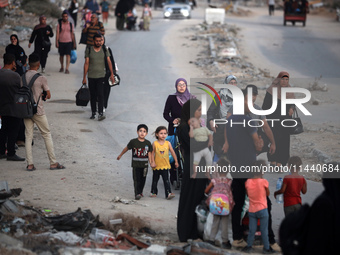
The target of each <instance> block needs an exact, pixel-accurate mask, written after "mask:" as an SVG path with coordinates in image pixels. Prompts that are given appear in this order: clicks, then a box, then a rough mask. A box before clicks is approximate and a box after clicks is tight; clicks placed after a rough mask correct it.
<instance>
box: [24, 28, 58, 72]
mask: <svg viewBox="0 0 340 255" xmlns="http://www.w3.org/2000/svg"><path fill="white" fill-rule="evenodd" d="M47 31H49V32H50V33H49V34H48V35H47ZM50 37H53V30H52V28H51V27H50V26H49V25H47V26H46V27H42V28H38V29H34V30H33V32H32V35H31V38H30V40H29V42H30V43H33V41H34V53H35V54H37V55H38V56H39V58H40V64H41V68H45V66H46V61H47V55H48V52H49V51H50V50H51V46H48V47H43V40H45V41H48V42H50Z"/></svg>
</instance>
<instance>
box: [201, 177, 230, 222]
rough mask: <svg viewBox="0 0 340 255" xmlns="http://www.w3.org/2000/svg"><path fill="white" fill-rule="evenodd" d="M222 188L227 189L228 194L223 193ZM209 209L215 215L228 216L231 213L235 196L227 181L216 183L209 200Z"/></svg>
mask: <svg viewBox="0 0 340 255" xmlns="http://www.w3.org/2000/svg"><path fill="white" fill-rule="evenodd" d="M222 190H227V194H224V193H221V191H222ZM207 205H208V207H209V211H210V212H211V213H212V214H214V215H220V216H226V215H229V214H230V213H231V211H232V207H233V198H232V193H231V189H230V186H229V185H228V184H227V183H216V184H215V185H214V188H213V190H212V192H211V195H210V197H209V199H208V200H207Z"/></svg>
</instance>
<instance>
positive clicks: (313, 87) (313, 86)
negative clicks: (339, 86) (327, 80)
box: [309, 75, 328, 92]
mask: <svg viewBox="0 0 340 255" xmlns="http://www.w3.org/2000/svg"><path fill="white" fill-rule="evenodd" d="M321 78H322V75H320V77H318V78H315V80H314V82H311V83H310V84H309V90H310V91H323V92H326V91H328V86H327V84H320V80H321Z"/></svg>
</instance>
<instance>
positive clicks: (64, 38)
mask: <svg viewBox="0 0 340 255" xmlns="http://www.w3.org/2000/svg"><path fill="white" fill-rule="evenodd" d="M73 31H74V27H73V24H72V23H71V22H69V20H68V13H67V11H66V10H65V11H63V14H62V19H61V20H59V22H58V25H57V31H56V32H57V33H56V34H57V36H56V42H55V45H56V47H57V48H58V51H59V61H60V65H61V67H60V70H59V72H61V73H62V72H64V56H66V69H65V73H66V74H69V73H70V71H69V67H70V60H71V50H72V49H75V48H76V42H75V38H74V33H73Z"/></svg>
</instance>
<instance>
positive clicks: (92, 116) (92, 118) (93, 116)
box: [90, 112, 96, 120]
mask: <svg viewBox="0 0 340 255" xmlns="http://www.w3.org/2000/svg"><path fill="white" fill-rule="evenodd" d="M95 118H96V113H95V112H93V113H92V115H91V117H90V120H94V119H95Z"/></svg>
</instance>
